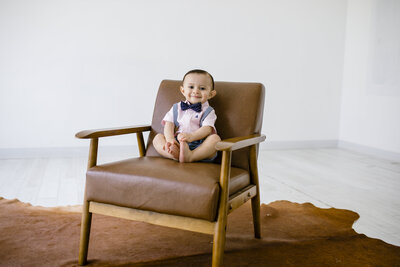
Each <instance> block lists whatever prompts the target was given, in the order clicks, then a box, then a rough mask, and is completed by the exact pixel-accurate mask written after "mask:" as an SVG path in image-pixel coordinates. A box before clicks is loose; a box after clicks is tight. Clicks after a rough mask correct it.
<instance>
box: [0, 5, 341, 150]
mask: <svg viewBox="0 0 400 267" xmlns="http://www.w3.org/2000/svg"><path fill="white" fill-rule="evenodd" d="M346 7H347V1H345V0H341V1H332V0H303V1H297V0H283V1H273V0H269V1H264V0H259V1H256V0H254V1H227V0H220V1H194V0H192V1H187V0H181V1H178V0H170V1H165V0H163V1H161V0H160V1H155V0H135V1H128V0H126V1H121V0H117V1H111V0H109V1H97V0H86V1H81V0H79V1H78V0H75V1H66V0H65V1H61V0H60V1H53V0H48V1H45V0H32V1H28V0H25V1H21V0H0V127H1V129H0V148H30V147H31V148H32V147H47V148H48V147H74V146H87V142H82V141H81V140H77V139H75V138H74V134H75V133H76V132H77V131H79V130H82V129H90V128H102V127H113V126H122V125H132V124H142V123H149V122H150V120H151V116H152V110H153V103H154V99H155V94H156V91H157V88H158V85H159V83H160V81H161V80H162V79H181V78H182V76H183V74H184V73H185V72H186V71H188V70H189V69H192V68H204V69H206V70H208V71H209V72H210V73H212V74H213V76H214V77H215V79H216V80H225V81H256V82H262V83H264V85H265V86H266V106H265V114H264V127H263V132H264V133H265V134H267V136H268V139H269V141H270V142H274V141H276V142H278V141H308V140H337V139H338V138H339V117H340V101H341V86H342V74H343V58H344V47H345V23H346ZM129 138H132V137H128V138H115V139H110V141H107V142H108V144H112V145H116V144H125V143H127V142H130V144H132V142H131V140H128V139H129Z"/></svg>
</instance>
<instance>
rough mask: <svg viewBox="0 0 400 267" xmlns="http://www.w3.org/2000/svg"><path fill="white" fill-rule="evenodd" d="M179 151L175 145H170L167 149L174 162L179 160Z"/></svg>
mask: <svg viewBox="0 0 400 267" xmlns="http://www.w3.org/2000/svg"><path fill="white" fill-rule="evenodd" d="M179 152H180V149H179V146H178V145H177V144H172V145H171V146H169V148H168V153H169V154H171V155H172V157H173V158H174V159H175V160H179V155H180V153H179Z"/></svg>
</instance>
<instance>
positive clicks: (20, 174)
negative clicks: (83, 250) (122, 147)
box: [0, 147, 400, 246]
mask: <svg viewBox="0 0 400 267" xmlns="http://www.w3.org/2000/svg"><path fill="white" fill-rule="evenodd" d="M122 154H124V155H119V156H115V155H114V156H111V155H104V153H102V152H101V147H100V151H99V161H98V163H99V164H101V163H104V162H109V161H114V160H118V159H123V158H126V157H131V156H136V154H135V153H132V154H131V155H127V154H126V153H122ZM86 163H87V159H86V158H83V157H76V158H32V159H3V160H0V196H2V197H4V198H7V199H13V198H17V199H19V200H21V201H23V202H29V203H31V204H33V205H40V206H47V207H51V206H66V205H80V204H81V203H82V198H83V189H84V182H85V171H86ZM259 172H260V183H261V201H262V202H263V203H270V202H272V201H275V200H289V201H292V202H298V203H304V202H311V203H312V204H314V205H316V206H318V207H321V208H331V207H334V208H341V209H349V210H352V211H355V212H357V213H358V214H359V215H360V219H359V220H358V221H357V222H356V223H355V225H354V229H355V230H356V231H357V232H359V233H364V234H366V235H367V236H369V237H374V238H379V239H382V240H384V241H385V242H387V243H391V244H394V245H397V246H400V193H399V192H400V162H392V161H388V160H383V159H379V158H374V157H371V156H367V155H363V154H359V153H355V152H351V151H347V150H343V149H302V150H275V151H273V150H266V151H260V157H259Z"/></svg>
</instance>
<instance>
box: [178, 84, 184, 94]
mask: <svg viewBox="0 0 400 267" xmlns="http://www.w3.org/2000/svg"><path fill="white" fill-rule="evenodd" d="M179 90H180V91H181V93H182V94H183V91H184V90H183V86H182V85H181V87H179Z"/></svg>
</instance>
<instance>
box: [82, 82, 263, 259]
mask: <svg viewBox="0 0 400 267" xmlns="http://www.w3.org/2000/svg"><path fill="white" fill-rule="evenodd" d="M180 85H181V81H173V80H164V81H162V82H161V84H160V88H159V91H158V95H157V99H156V104H155V108H154V114H153V121H152V124H151V126H150V125H148V126H132V127H123V128H113V129H100V130H87V131H82V132H79V133H77V134H76V137H78V138H89V139H91V142H90V151H89V163H88V171H87V174H86V189H85V200H84V203H83V212H82V226H81V241H80V249H79V264H80V265H84V264H86V262H87V253H88V245H89V235H90V225H91V217H92V213H98V214H103V215H110V216H115V217H120V218H126V219H131V220H136V221H143V222H148V223H152V224H156V225H162V226H167V227H174V228H179V229H185V230H190V231H195V232H200V233H205V234H211V235H214V242H213V251H212V266H220V265H221V263H222V258H223V254H224V247H225V232H226V223H227V215H228V214H229V213H230V212H232V211H233V210H235V209H236V208H238V207H239V206H241V205H242V204H244V203H245V202H246V201H247V200H249V199H251V200H252V211H253V222H254V235H255V237H256V238H260V234H261V233H260V194H259V183H258V172H257V155H258V144H259V143H260V142H262V141H264V140H265V136H264V135H261V125H262V117H263V108H264V86H263V85H262V84H259V83H237V82H216V83H215V89H216V90H217V95H216V97H214V98H212V99H211V100H210V101H209V102H210V105H211V106H212V107H213V108H214V109H215V111H216V114H217V116H218V118H217V121H216V128H217V131H218V134H219V135H220V137H221V139H222V140H223V141H221V142H219V143H218V144H217V145H216V149H217V150H218V151H219V152H218V153H219V156H218V157H217V158H216V159H215V162H212V163H203V162H196V163H179V162H176V161H174V160H170V159H165V158H162V157H160V156H159V155H158V153H157V152H156V151H155V149H154V147H153V145H152V140H153V137H154V136H155V135H156V134H157V133H160V132H163V128H162V126H161V120H162V118H163V116H164V115H165V113H166V112H167V111H168V110H169V109H170V107H171V106H172V105H173V103H176V102H178V101H180V100H183V96H182V94H181V93H180V91H179V86H180ZM145 131H150V134H149V138H148V141H147V146H145V144H144V139H143V135H142V132H145ZM131 133H136V135H137V140H138V147H139V153H140V157H138V158H132V159H127V160H122V161H118V162H113V163H107V164H103V165H96V159H97V148H98V138H100V137H105V136H113V135H121V134H131ZM150 238H151V237H150Z"/></svg>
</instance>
